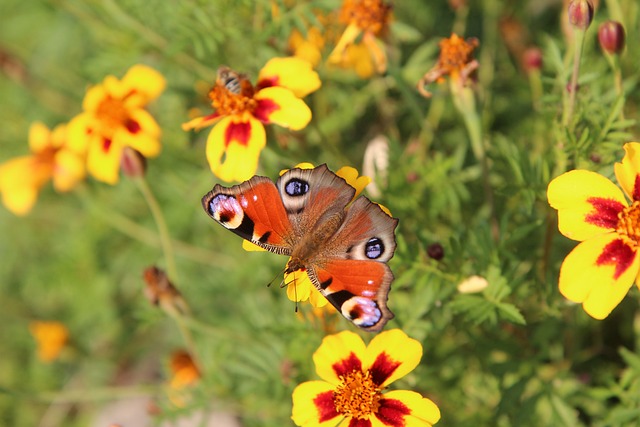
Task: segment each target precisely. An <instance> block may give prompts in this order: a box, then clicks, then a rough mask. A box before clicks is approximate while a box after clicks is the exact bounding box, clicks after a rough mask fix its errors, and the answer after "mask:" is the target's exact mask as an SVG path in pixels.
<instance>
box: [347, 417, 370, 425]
mask: <svg viewBox="0 0 640 427" xmlns="http://www.w3.org/2000/svg"><path fill="white" fill-rule="evenodd" d="M349 427H371V421H370V420H368V419H366V418H365V419H362V420H361V419H358V418H351V421H349Z"/></svg>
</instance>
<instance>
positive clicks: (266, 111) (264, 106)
mask: <svg viewBox="0 0 640 427" xmlns="http://www.w3.org/2000/svg"><path fill="white" fill-rule="evenodd" d="M279 109H280V106H279V105H278V104H276V103H275V102H273V101H272V100H271V99H261V100H259V101H258V105H257V106H256V109H255V110H253V116H254V117H255V118H256V119H258V120H260V121H261V122H262V123H270V120H269V116H270V115H271V113H273V112H274V111H277V110H279Z"/></svg>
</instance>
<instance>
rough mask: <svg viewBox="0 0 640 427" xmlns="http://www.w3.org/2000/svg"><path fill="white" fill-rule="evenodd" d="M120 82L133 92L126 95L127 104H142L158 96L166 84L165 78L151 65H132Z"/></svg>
mask: <svg viewBox="0 0 640 427" xmlns="http://www.w3.org/2000/svg"><path fill="white" fill-rule="evenodd" d="M122 83H123V85H124V86H126V87H127V88H129V89H134V90H135V94H134V95H133V96H130V97H128V99H127V105H128V106H131V105H136V106H142V105H145V104H147V103H148V102H149V101H152V100H154V99H156V98H157V97H159V96H160V94H161V93H162V92H163V91H164V89H165V87H166V86H167V81H166V79H165V78H164V77H163V76H162V74H160V73H159V72H157V71H156V70H154V69H153V68H151V67H148V66H146V65H141V64H138V65H134V66H133V67H131V68H129V71H127V73H126V74H125V75H124V77H123V78H122Z"/></svg>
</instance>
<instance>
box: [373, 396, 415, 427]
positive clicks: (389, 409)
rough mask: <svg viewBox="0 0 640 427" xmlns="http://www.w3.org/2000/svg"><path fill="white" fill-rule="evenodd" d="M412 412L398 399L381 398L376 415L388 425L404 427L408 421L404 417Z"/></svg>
mask: <svg viewBox="0 0 640 427" xmlns="http://www.w3.org/2000/svg"><path fill="white" fill-rule="evenodd" d="M409 414H411V410H410V409H409V408H408V407H407V406H406V405H405V404H404V403H402V402H401V401H399V400H397V399H381V400H380V408H379V409H378V412H376V417H377V418H378V419H379V420H380V421H381V422H382V424H384V425H386V426H393V427H404V426H405V425H406V424H407V423H406V422H405V419H404V417H405V416H406V415H409Z"/></svg>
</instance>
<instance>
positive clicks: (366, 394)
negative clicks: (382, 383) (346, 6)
mask: <svg viewBox="0 0 640 427" xmlns="http://www.w3.org/2000/svg"><path fill="white" fill-rule="evenodd" d="M340 379H341V380H342V384H340V385H339V386H338V388H337V389H336V391H335V392H334V393H333V403H334V404H335V408H336V411H337V412H338V413H340V414H343V415H349V416H351V417H353V418H356V419H359V420H362V419H367V418H368V417H369V416H370V415H371V414H373V413H376V412H377V411H378V408H380V398H381V397H382V394H381V393H380V391H381V390H382V389H381V388H380V387H379V386H378V385H377V384H375V383H374V382H373V379H372V378H371V374H370V372H369V371H367V372H366V373H363V372H361V371H352V372H350V373H348V374H346V375H342V376H341V377H340Z"/></svg>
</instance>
